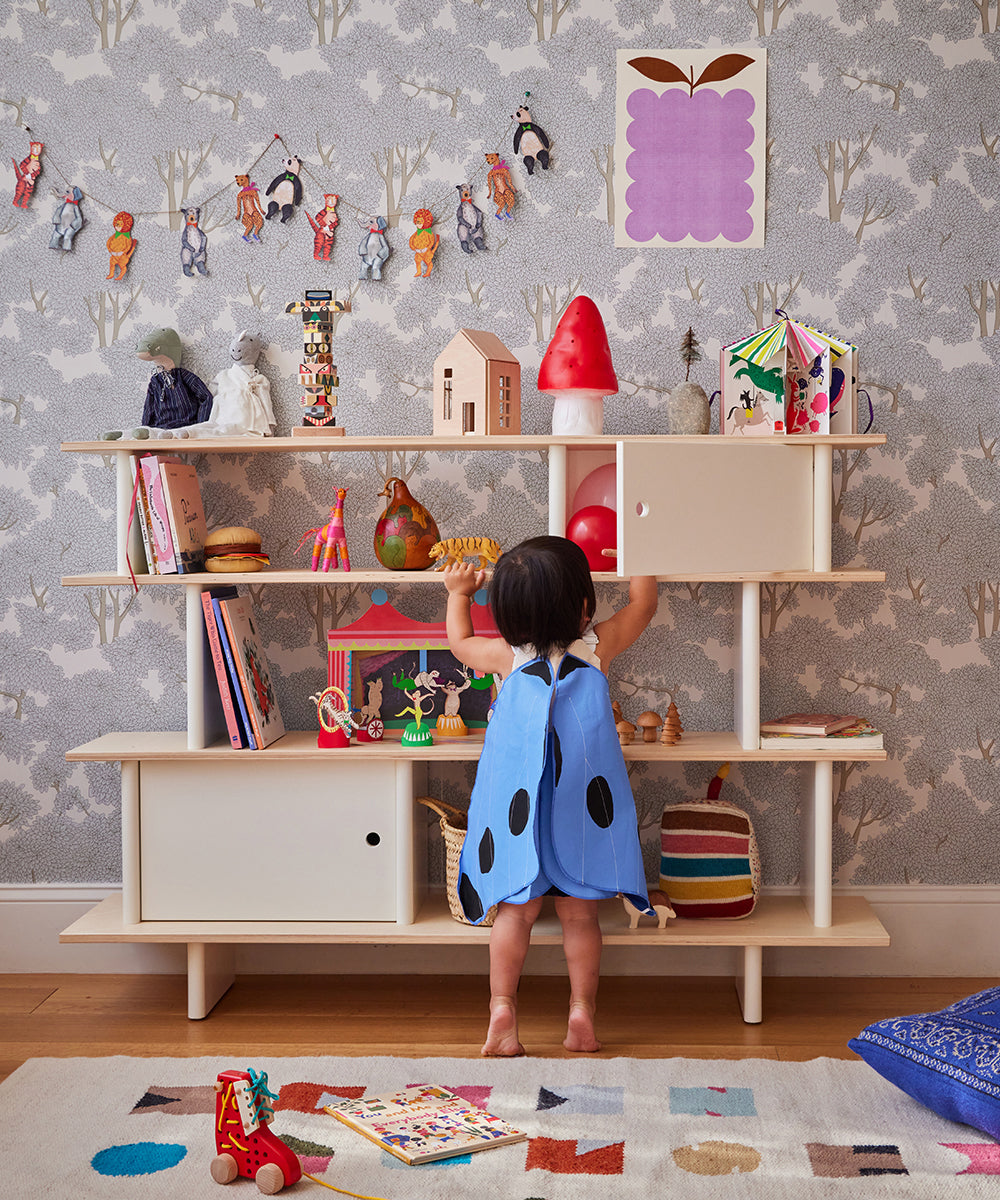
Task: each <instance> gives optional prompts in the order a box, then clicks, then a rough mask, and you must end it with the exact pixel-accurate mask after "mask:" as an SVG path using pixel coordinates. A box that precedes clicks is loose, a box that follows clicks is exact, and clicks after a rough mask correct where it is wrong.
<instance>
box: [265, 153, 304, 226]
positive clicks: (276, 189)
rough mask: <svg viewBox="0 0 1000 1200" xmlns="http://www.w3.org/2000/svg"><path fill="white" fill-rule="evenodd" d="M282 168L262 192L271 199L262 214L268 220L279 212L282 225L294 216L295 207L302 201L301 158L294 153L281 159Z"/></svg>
mask: <svg viewBox="0 0 1000 1200" xmlns="http://www.w3.org/2000/svg"><path fill="white" fill-rule="evenodd" d="M281 165H282V167H283V168H284V170H283V171H282V172H281V174H280V175H275V177H274V178H273V179H272V180H271V182H270V184H269V185H268V189H267V191H266V192H265V193H264V194H265V195H266V196H270V197H271V200H270V202H269V203H268V206H267V212H266V213H265V214H264V216H265V217H266V218H267V219H268V220H269V221H270V220H272V218H274V217H276V216H277V215H278V213H281V223H282V225H284V224H285V223H286V222H288V221H290V220H291V219H292V217H293V216H295V209H296V208H297V206H298V205H300V204H301V203H302V180H301V179H299V171H301V170H302V159H301V158H296V157H295V155H294V154H292V155H289V157H288V158H283V159H282V160H281Z"/></svg>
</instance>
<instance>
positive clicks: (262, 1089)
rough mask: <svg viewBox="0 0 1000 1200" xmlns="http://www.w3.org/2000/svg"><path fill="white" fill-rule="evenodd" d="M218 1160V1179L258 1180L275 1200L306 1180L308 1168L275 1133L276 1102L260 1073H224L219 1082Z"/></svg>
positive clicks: (215, 1172) (215, 1173) (214, 1161)
mask: <svg viewBox="0 0 1000 1200" xmlns="http://www.w3.org/2000/svg"><path fill="white" fill-rule="evenodd" d="M215 1092H216V1095H215V1158H214V1159H212V1166H211V1172H212V1178H213V1179H214V1180H215V1182H216V1183H232V1181H233V1180H234V1179H235V1178H236V1177H237V1176H238V1175H244V1176H246V1178H247V1179H253V1180H255V1181H256V1183H257V1187H258V1189H259V1190H260V1191H261V1192H263V1194H264V1195H265V1196H273V1195H275V1193H276V1192H280V1191H281V1189H282V1188H286V1187H291V1186H292V1184H293V1183H298V1181H299V1180H300V1179H301V1178H302V1164H301V1163H300V1162H299V1158H298V1155H297V1154H296V1153H295V1151H294V1150H290V1149H289V1148H288V1146H286V1145H285V1143H284V1142H283V1141H282V1140H281V1139H280V1138H279V1137H277V1136H276V1135H275V1134H274V1133H272V1132H271V1129H270V1128H269V1122H271V1121H273V1120H274V1108H273V1106H272V1104H271V1102H272V1101H273V1100H277V1098H278V1097H277V1096H276V1095H275V1094H274V1092H271V1091H268V1087H267V1075H266V1073H265V1072H264V1071H255V1070H254V1069H253V1067H250V1068H248V1069H247V1070H246V1071H220V1072H219V1075H218V1077H217V1079H216V1081H215Z"/></svg>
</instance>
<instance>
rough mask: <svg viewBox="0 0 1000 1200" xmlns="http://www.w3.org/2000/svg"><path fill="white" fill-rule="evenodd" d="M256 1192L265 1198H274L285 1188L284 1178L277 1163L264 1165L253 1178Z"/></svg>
mask: <svg viewBox="0 0 1000 1200" xmlns="http://www.w3.org/2000/svg"><path fill="white" fill-rule="evenodd" d="M254 1181H255V1182H256V1184H257V1190H258V1191H260V1192H263V1193H264V1195H265V1196H274V1195H277V1193H278V1192H280V1191H281V1189H282V1188H283V1187H284V1186H285V1176H284V1174H283V1172H282V1170H281V1167H279V1166H278V1164H277V1163H273V1162H269V1163H265V1164H264V1165H263V1166H262V1167H261V1169H260V1170H259V1171H258V1172H257V1174H256V1175H255V1176H254Z"/></svg>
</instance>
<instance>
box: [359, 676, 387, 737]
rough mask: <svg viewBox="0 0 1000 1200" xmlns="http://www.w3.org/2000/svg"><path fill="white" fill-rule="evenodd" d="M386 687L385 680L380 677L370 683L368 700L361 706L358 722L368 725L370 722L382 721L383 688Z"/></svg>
mask: <svg viewBox="0 0 1000 1200" xmlns="http://www.w3.org/2000/svg"><path fill="white" fill-rule="evenodd" d="M384 685H385V680H384V679H383V678H382V676H381V675H380V676H379V677H378V679H376V680H374V681H370V682H369V684H368V699H367V700H366V701H365V703H364V704H363V705H362V706H361V711H360V712H359V713H358V722H359V723H360V724H362V725H367V724H368V723H369V722H370V721H376V720H379V721H380V720H381V719H382V688H383V687H384Z"/></svg>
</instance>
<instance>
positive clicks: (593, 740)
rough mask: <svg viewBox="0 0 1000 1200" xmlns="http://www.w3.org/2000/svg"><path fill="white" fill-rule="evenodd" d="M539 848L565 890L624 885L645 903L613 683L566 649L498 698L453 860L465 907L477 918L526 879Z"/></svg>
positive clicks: (530, 667)
mask: <svg viewBox="0 0 1000 1200" xmlns="http://www.w3.org/2000/svg"><path fill="white" fill-rule="evenodd" d="M540 839H542V840H543V845H542V848H541V850H540ZM549 845H550V846H551V848H550V849H549V848H548V847H549ZM545 857H548V858H549V860H550V862H552V868H550V870H549V871H548V872H546V873H545V874H546V878H549V881H550V882H556V883H557V884H558V886H559V887H560V889H561V890H562V891H565V892H566V893H567V894H569V895H577V894H580V895H585V896H591V895H593V890H594V889H599V890H600V891H603V892H604V893H606V894H607V895H608V896H614V895H616V894H617V893H618V892H621V893H622V894H623V895H625V896H627V897H628V898H629V900H630V901H631V902H632V903H633V904H634V905H635V906H636V908H638V909H639V910H640V911H641V912H651V911H652V910H651V909H650V907H649V897H648V895H647V887H646V879H645V872H644V870H643V865H642V850H641V848H640V845H639V833H638V828H637V821H636V814H635V801H634V799H633V797H632V789H631V787H630V785H629V780H628V771H627V770H626V767H625V761H624V759H623V758H622V752H621V746H620V745H619V742H618V735H617V734H616V732H615V721H614V715H613V713H612V711H611V700H610V697H609V694H608V681H607V679H606V678H605V676H604V674H603V672H602V671H600V670H598V669H597V667H594V666H591V665H590V664H589V663H585V662H583V661H582V659H579V658H576V657H575V656H574V655H571V654H567V655H565V656H564V657H563V659H562V661H561V662H560V663H559V665H558V668H557V670H556V674H555V677H554V678H553V668H552V664H551V663H550V662H549V661H548V660H547V659H543V658H538V659H535V661H534V662H530V663H528V664H526V665H525V666H523V667H521V668H519V669H518V670H516V671H513V672H512V673H511V674H510V675H509V676H508V678H507V679H506V680H505V681H504V684H503V687H502V688H501V690H500V695H499V696H498V697H497V701H496V704H495V706H494V710H493V717H492V719H491V720H490V723H489V725H488V726H487V729H486V740H485V744H484V746H483V753H482V755H481V757H480V759H479V769H478V771H477V772H476V784H475V787H474V788H473V789H472V800H471V803H470V805H469V828H468V832H467V833H466V835H465V843H464V845H463V847H462V857H461V862H460V866H459V883H458V895H459V899H460V900H461V903H462V908H463V911H464V912H465V915H466V917H467V918H468V919H469V920H470V921H471V922H472V923H473V924H476V925H478V924H479V922H480V921H481V920H482V919H483V917H484V916H485V914H486V913H487V912H488V910H489V909H490V907H491V905H493V904H496V903H497V902H498V901H501V900H506V899H508V898H510V897H512V896H516V895H517V894H518V893H519V892H521V891H523V890H524V889H525V888H527V887H529V885H531V884H532V883H533V882H534V881H535V880H536V879H537V878H538V875H539V871H540V870H541V869H542V868H543V859H544V858H545ZM553 859H554V862H553ZM553 874H555V875H556V876H557V879H556V880H552V879H551V878H550V876H551V875H553ZM574 885H580V888H581V890H580V891H579V892H577V891H576V888H575V886H574ZM525 898H526V899H527V897H525Z"/></svg>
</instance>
